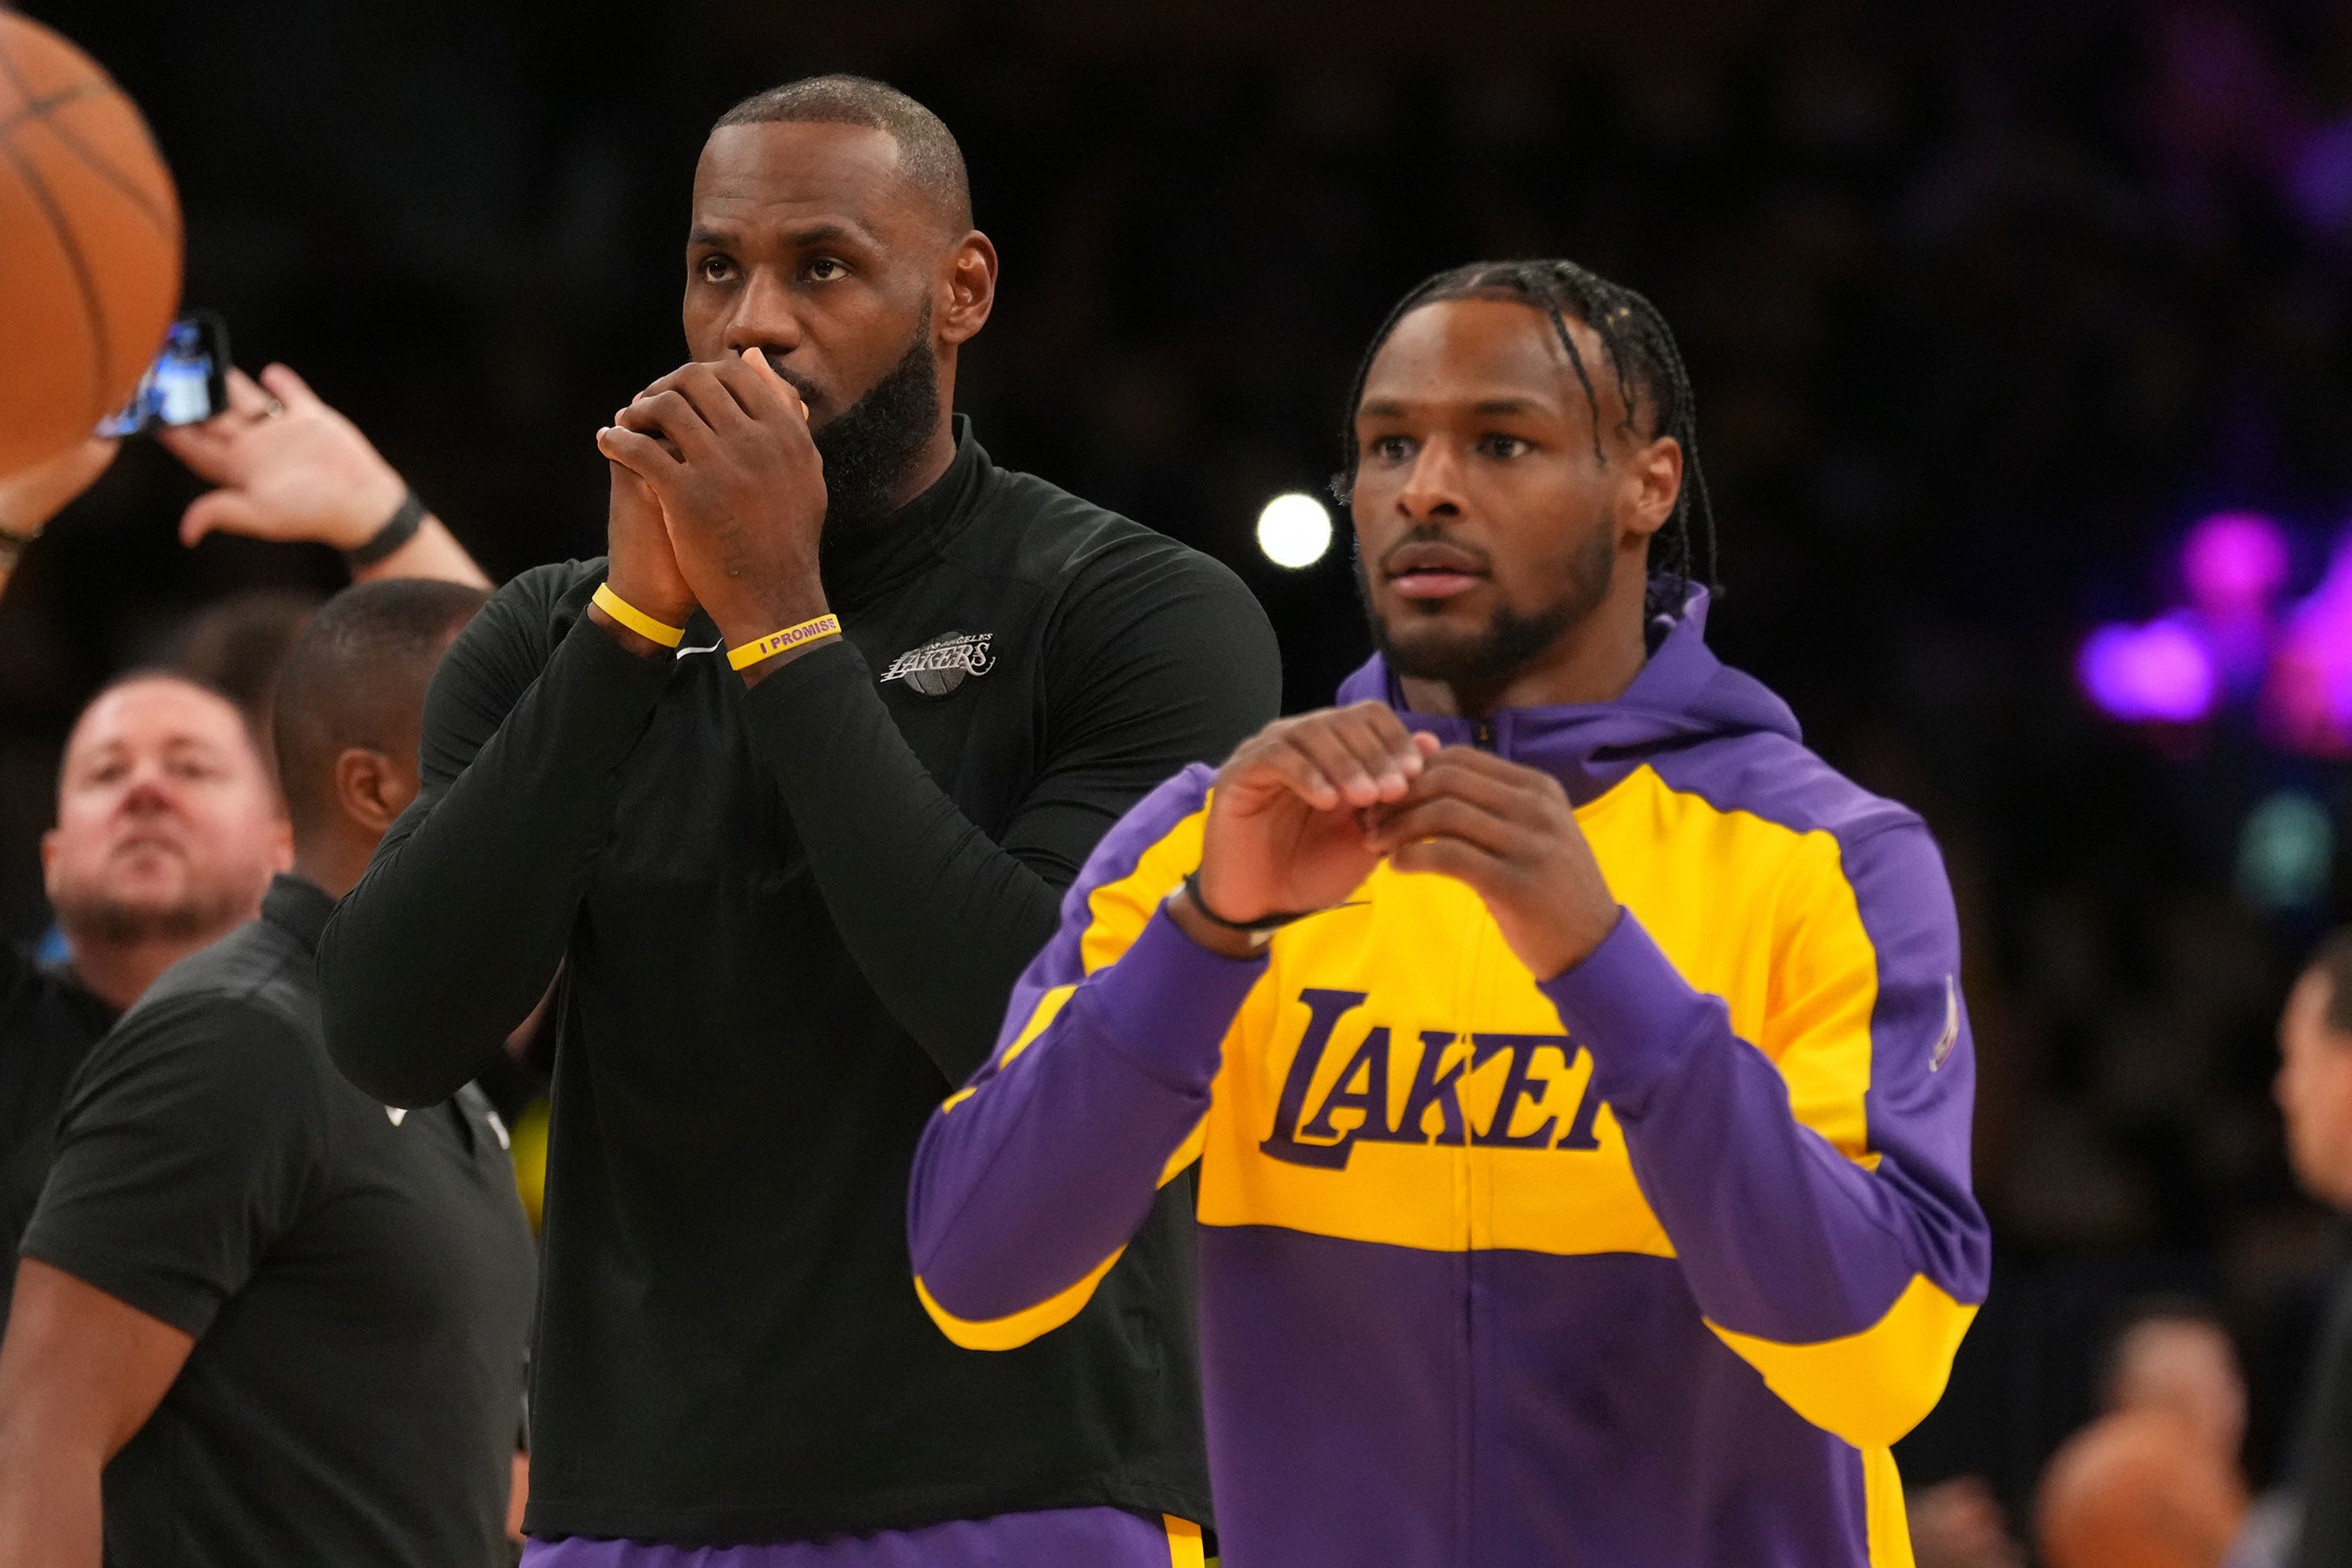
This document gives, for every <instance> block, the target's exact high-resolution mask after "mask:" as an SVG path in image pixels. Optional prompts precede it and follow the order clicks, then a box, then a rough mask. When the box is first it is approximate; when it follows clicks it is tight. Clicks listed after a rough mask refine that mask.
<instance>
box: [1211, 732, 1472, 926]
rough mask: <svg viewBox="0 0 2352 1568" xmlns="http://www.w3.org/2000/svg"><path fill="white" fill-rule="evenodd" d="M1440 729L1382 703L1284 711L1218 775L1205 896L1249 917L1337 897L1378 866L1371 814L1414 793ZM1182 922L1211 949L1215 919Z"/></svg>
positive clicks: (1227, 915) (1222, 911)
mask: <svg viewBox="0 0 2352 1568" xmlns="http://www.w3.org/2000/svg"><path fill="white" fill-rule="evenodd" d="M1436 746H1437V741H1436V739H1435V737H1431V736H1426V735H1422V736H1416V735H1414V734H1413V733H1412V731H1411V730H1408V729H1407V728H1405V727H1404V725H1403V723H1402V721H1401V720H1400V719H1399V718H1398V717H1397V716H1396V715H1395V714H1394V713H1392V712H1391V711H1390V709H1389V707H1388V706H1387V705H1386V704H1384V703H1377V702H1361V703H1357V704H1356V705H1354V706H1351V707H1344V708H1327V709H1325V710H1323V711H1322V712H1319V713H1310V714H1302V715H1300V716H1297V717H1296V718H1285V719H1277V720H1276V721H1275V722H1274V723H1273V724H1270V725H1268V726H1267V727H1265V728H1264V729H1262V730H1260V731H1258V733H1257V734H1256V735H1255V736H1253V737H1250V738H1249V739H1247V740H1245V741H1244V742H1243V743H1242V744H1241V746H1240V747H1239V748H1238V749H1237V750H1235V751H1234V755H1233V757H1232V758H1231V759H1230V760H1228V761H1227V762H1226V763H1225V765H1224V767H1223V768H1220V769H1219V770H1218V772H1217V783H1216V789H1215V792H1214V793H1213V795H1212V796H1211V798H1210V801H1209V821H1208V824H1207V828H1206V830H1205V832H1204V835H1203V838H1202V849H1201V874H1200V879H1199V883H1198V886H1199V888H1200V894H1201V902H1202V904H1205V905H1206V906H1207V907H1208V909H1209V910H1210V911H1211V912H1213V914H1214V915H1216V916H1217V917H1218V918H1220V919H1223V920H1227V921H1232V922H1235V923H1242V922H1247V921H1253V920H1258V919H1262V918H1264V917H1265V916H1266V915H1287V914H1295V913H1301V912H1304V911H1307V910H1310V909H1320V908H1322V907H1324V906H1325V905H1327V904H1337V903H1338V902H1339V901H1340V900H1341V899H1343V898H1345V897H1347V896H1348V894H1349V893H1350V892H1352V891H1353V890H1354V889H1355V888H1356V886H1357V885H1358V884H1359V883H1361V882H1362V881H1363V880H1364V878H1365V877H1367V876H1369V875H1370V874H1371V871H1372V867H1373V866H1374V865H1375V864H1377V863H1379V861H1380V854H1379V852H1377V851H1375V850H1374V849H1372V848H1371V846H1370V842H1369V841H1368V840H1367V839H1366V836H1365V831H1364V825H1363V821H1362V817H1361V813H1362V812H1363V811H1364V810H1365V809H1366V808H1368V807H1375V806H1378V805H1380V804H1381V803H1383V802H1391V803H1393V802H1397V801H1401V800H1403V799H1404V798H1405V794H1406V791H1407V790H1408V789H1410V788H1411V786H1412V780H1413V779H1415V778H1417V777H1418V776H1419V775H1420V773H1421V770H1422V767H1423V759H1424V758H1426V757H1427V755H1428V754H1429V753H1430V752H1431V751H1433V750H1434V749H1435V748H1436ZM1177 908H1178V913H1177V915H1176V918H1177V919H1178V920H1179V921H1180V922H1181V923H1183V924H1184V925H1185V929H1186V930H1187V931H1190V932H1192V934H1193V935H1194V936H1199V937H1201V938H1202V939H1203V940H1207V941H1209V942H1210V945H1211V946H1217V947H1220V948H1229V947H1233V946H1234V944H1233V943H1231V942H1227V941H1223V940H1214V939H1213V935H1214V928H1213V925H1210V923H1208V922H1205V921H1200V920H1197V919H1194V918H1192V915H1191V913H1190V912H1189V911H1188V910H1187V909H1185V908H1184V907H1183V906H1181V904H1180V905H1179V906H1177Z"/></svg>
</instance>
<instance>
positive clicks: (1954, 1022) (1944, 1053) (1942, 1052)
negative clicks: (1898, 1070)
mask: <svg viewBox="0 0 2352 1568" xmlns="http://www.w3.org/2000/svg"><path fill="white" fill-rule="evenodd" d="M1959 1041H1960V983H1959V981H1958V978H1956V977H1953V976H1950V975H1947V976H1945V977H1944V1032H1943V1033H1942V1034H1940V1035H1938V1036H1937V1037H1936V1049H1935V1051H1934V1052H1933V1053H1931V1054H1930V1055H1929V1056H1928V1058H1927V1071H1930V1072H1940V1071H1943V1067H1944V1063H1945V1062H1947V1061H1950V1060H1951V1055H1952V1047H1954V1046H1955V1045H1958V1043H1959Z"/></svg>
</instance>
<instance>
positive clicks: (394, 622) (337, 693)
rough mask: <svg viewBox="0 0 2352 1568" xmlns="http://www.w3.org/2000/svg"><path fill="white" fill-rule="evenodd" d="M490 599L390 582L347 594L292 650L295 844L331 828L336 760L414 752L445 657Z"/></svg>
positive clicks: (285, 683)
mask: <svg viewBox="0 0 2352 1568" xmlns="http://www.w3.org/2000/svg"><path fill="white" fill-rule="evenodd" d="M488 599H489V595H488V593H485V592H484V591H482V590H480V589H478V588H474V587H470V586H468V585H467V584H465V583H460V582H440V581H436V580H433V579H430V578H416V577H408V578H388V579H385V580H382V581H377V582H362V583H357V584H354V585H353V586H352V587H350V588H347V589H345V590H343V591H341V593H338V594H337V595H335V597H334V598H332V599H330V600H329V601H327V602H326V603H325V604H324V605H323V606H322V607H320V611H319V612H318V613H317V614H316V615H313V616H312V617H311V618H310V624H308V625H307V626H305V627H303V628H302V631H301V632H300V633H299V635H298V636H296V637H295V639H294V641H293V643H292V644H291V645H290V646H289V647H288V648H287V650H286V658H285V662H284V664H282V665H281V666H280V668H279V671H278V691H277V696H276V703H275V723H274V725H273V726H272V728H273V730H274V732H275V737H276V740H277V743H278V787H279V788H280V789H282V790H284V792H285V795H286V812H287V815H288V817H289V819H290V820H291V821H292V822H293V824H294V831H295V833H296V834H297V836H299V835H301V834H303V833H305V832H308V831H312V830H314V829H316V828H318V827H320V825H322V824H323V823H325V822H326V821H330V820H331V816H332V813H333V810H334V798H335V780H334V774H335V759H336V758H339V757H341V755H342V754H343V752H344V751H345V750H346V749H347V748H349V747H354V746H360V747H369V748H372V749H373V750H377V751H383V752H386V753H396V752H400V751H404V750H409V751H413V749H414V748H415V745H416V734H417V726H418V721H419V716H420V715H421V714H422V713H423V711H424V707H425V686H426V685H429V684H430V683H431V681H432V679H433V670H434V666H435V665H436V664H439V663H440V659H441V650H442V648H443V647H444V646H445V645H446V643H448V641H449V639H450V637H451V636H452V635H454V634H455V633H456V632H457V630H458V628H460V627H461V626H463V625H464V624H465V623H466V622H467V621H470V620H472V619H473V616H474V612H476V611H478V610H479V609H481V607H482V606H483V604H484V603H486V602H488Z"/></svg>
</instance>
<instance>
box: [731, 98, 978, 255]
mask: <svg viewBox="0 0 2352 1568" xmlns="http://www.w3.org/2000/svg"><path fill="white" fill-rule="evenodd" d="M779 121H798V122H801V123H805V124H819V125H863V126H865V127H866V129H868V130H870V131H883V132H885V133H887V135H888V136H889V138H890V140H892V141H896V142H897V143H898V161H899V167H901V168H902V169H904V170H905V171H906V172H907V177H908V180H910V181H912V182H913V183H914V184H915V186H916V188H917V189H919V190H920V191H921V192H922V193H924V194H925V195H927V196H929V198H930V199H931V200H932V201H933V202H935V203H937V204H939V207H940V212H941V214H943V215H945V217H946V218H947V220H948V223H949V224H950V226H952V227H955V228H959V229H968V228H970V227H971V181H970V180H969V179H968V178H967V177H966V175H965V173H964V166H963V149H962V148H961V147H959V146H957V145H956V139H955V133H954V132H953V131H950V130H949V129H948V128H947V123H946V121H944V120H940V117H939V116H938V115H936V114H933V113H932V112H931V111H930V110H928V109H925V108H924V107H923V106H922V105H921V104H919V103H917V102H916V101H915V100H914V99H911V98H908V96H907V95H906V94H905V93H903V92H900V91H899V90H898V89H897V88H895V87H892V86H891V85H890V84H889V83H887V82H879V81H876V80H875V79H874V78H871V77H858V76H842V75H835V76H821V77H803V78H802V79H800V80H799V81H788V82H786V83H784V85H783V86H782V87H772V88H770V89H768V90H767V91H765V92H755V93H753V94H752V95H751V97H749V98H747V99H744V100H743V101H742V102H740V103H739V104H737V105H736V106H735V107H734V108H732V109H730V110H728V111H727V112H726V113H724V114H722V115H720V116H719V120H718V123H717V124H715V125H713V126H712V127H711V128H710V129H711V130H713V131H718V130H720V129H722V128H724V127H726V126H730V125H764V124H773V123H776V122H779Z"/></svg>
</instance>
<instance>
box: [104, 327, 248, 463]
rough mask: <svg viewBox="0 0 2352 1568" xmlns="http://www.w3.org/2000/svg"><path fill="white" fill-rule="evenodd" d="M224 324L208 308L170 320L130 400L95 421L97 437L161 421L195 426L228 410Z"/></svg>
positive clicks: (145, 428) (144, 428)
mask: <svg viewBox="0 0 2352 1568" xmlns="http://www.w3.org/2000/svg"><path fill="white" fill-rule="evenodd" d="M228 367H229V357H228V328H227V327H226V326H225V325H223V324H222V322H221V319H220V318H219V317H217V316H215V315H214V314H213V313H212V312H211V311H209V310H196V311H192V312H190V313H189V314H188V315H185V316H183V317H181V318H180V319H178V320H177V321H174V322H173V323H172V329H171V330H170V331H169V332H167V333H165V334H164V335H163V352H162V353H160V354H158V355H156V356H155V362H154V363H153V364H152V365H150V366H148V367H147V373H146V374H145V375H143V376H141V377H140V378H139V388H138V390H137V391H136V392H132V393H131V401H130V402H126V403H124V404H123V405H122V407H121V409H120V410H118V411H117V412H116V413H112V414H110V415H109V416H108V417H107V418H105V419H103V420H101V421H100V422H99V426H98V434H100V435H111V436H118V437H119V436H124V435H137V434H141V433H142V432H144V431H149V430H152V429H154V428H155V427H156V426H157V425H162V424H197V423H202V422H203V421H205V420H207V419H210V418H212V417H213V415H215V414H216V413H227V412H228Z"/></svg>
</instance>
